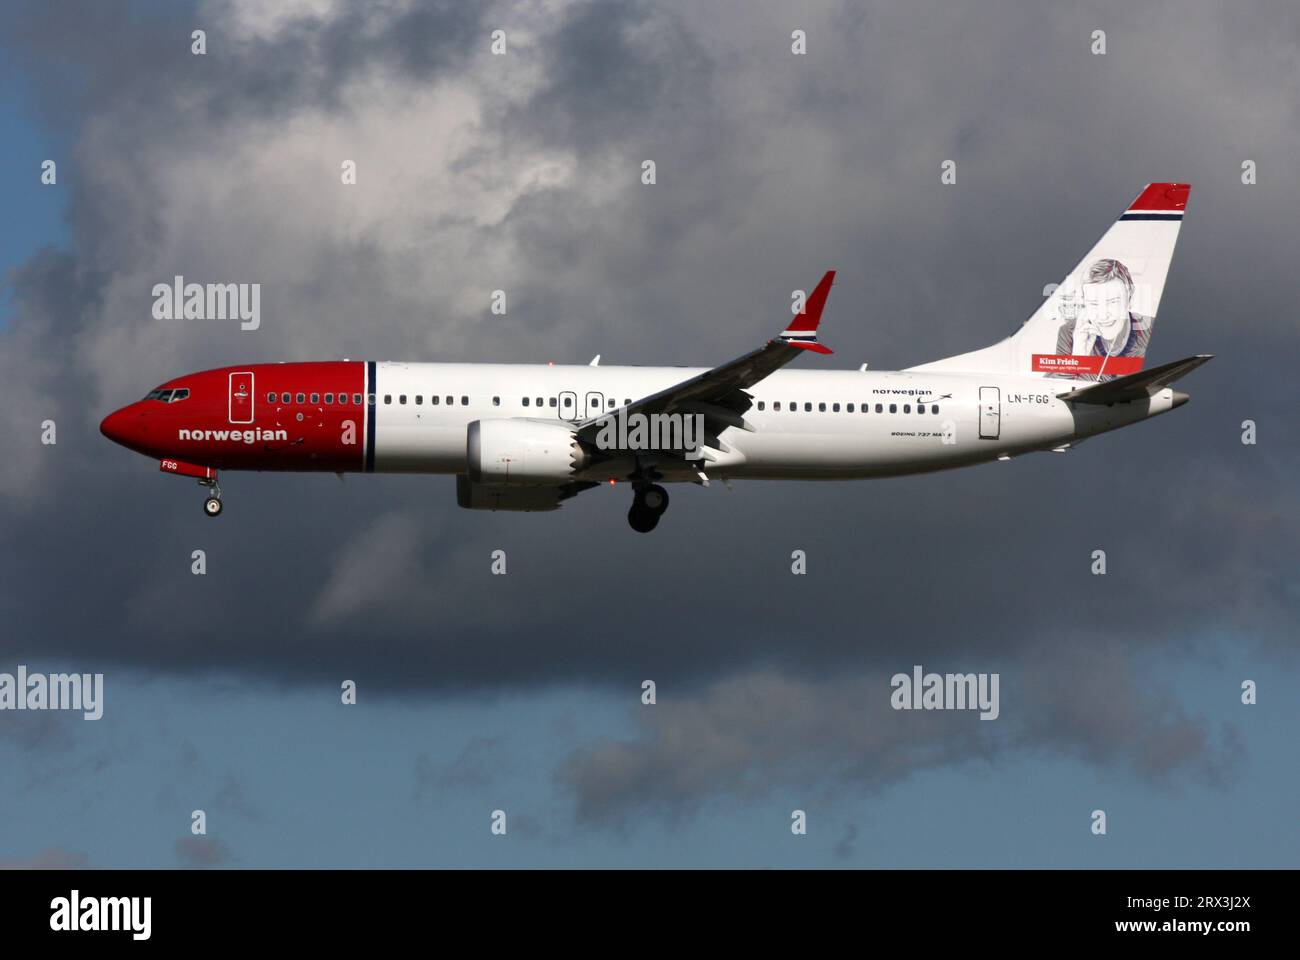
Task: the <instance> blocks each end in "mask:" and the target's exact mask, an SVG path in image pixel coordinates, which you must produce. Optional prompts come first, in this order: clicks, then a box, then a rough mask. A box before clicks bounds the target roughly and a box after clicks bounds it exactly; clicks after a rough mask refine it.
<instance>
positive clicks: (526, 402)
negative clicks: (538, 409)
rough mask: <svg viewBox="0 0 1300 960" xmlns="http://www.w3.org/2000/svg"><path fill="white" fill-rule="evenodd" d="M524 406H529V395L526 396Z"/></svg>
mask: <svg viewBox="0 0 1300 960" xmlns="http://www.w3.org/2000/svg"><path fill="white" fill-rule="evenodd" d="M524 406H525V407H526V406H528V398H527V397H524Z"/></svg>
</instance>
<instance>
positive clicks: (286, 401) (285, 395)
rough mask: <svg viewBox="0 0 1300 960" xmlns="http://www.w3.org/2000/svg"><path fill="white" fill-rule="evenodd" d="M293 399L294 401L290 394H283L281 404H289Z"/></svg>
mask: <svg viewBox="0 0 1300 960" xmlns="http://www.w3.org/2000/svg"><path fill="white" fill-rule="evenodd" d="M291 399H292V397H291V396H290V395H289V394H287V393H282V394H280V402H281V403H288V402H289V401H290V400H291Z"/></svg>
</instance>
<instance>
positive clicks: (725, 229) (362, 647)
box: [0, 0, 1300, 868]
mask: <svg viewBox="0 0 1300 960" xmlns="http://www.w3.org/2000/svg"><path fill="white" fill-rule="evenodd" d="M196 29H202V30H204V31H205V38H206V53H204V54H203V55H195V54H194V53H192V52H191V44H192V39H191V34H192V31H194V30H196ZM495 30H503V31H505V37H506V44H507V48H506V53H505V54H504V55H493V53H492V52H491V44H492V33H493V31H495ZM794 30H803V31H804V32H805V34H806V37H807V53H806V54H804V55H794V54H793V53H792V52H791V43H792V40H791V34H792V31H794ZM1097 30H1103V31H1104V32H1105V39H1106V52H1105V53H1104V54H1101V55H1098V54H1095V53H1093V49H1094V47H1095V40H1094V31H1097ZM1298 48H1300V11H1297V10H1296V9H1295V8H1294V6H1293V5H1290V4H1287V3H1283V2H1276V3H1269V2H1254V3H1246V4H1235V5H1229V4H1220V3H1209V2H1180V3H1176V4H1174V3H1167V4H1166V3H1149V4H1136V5H1135V4H1119V3H1089V2H1084V3H1073V4H1069V5H1060V6H1058V7H1056V8H1050V7H1044V6H1042V5H1039V4H1029V3H1010V2H1001V3H1000V2H994V3H989V4H981V5H979V7H978V9H972V10H969V11H957V10H952V9H950V7H949V5H947V4H940V3H931V2H927V0H922V2H918V3H909V4H896V3H881V4H871V3H809V4H801V5H799V6H798V7H797V8H791V7H790V5H788V4H778V3H753V2H746V3H740V2H734V3H731V2H718V3H710V4H707V5H704V4H690V3H680V4H678V3H658V4H649V3H636V2H629V3H622V4H604V3H580V2H562V0H545V2H521V3H504V2H500V3H496V2H491V3H481V4H462V3H451V2H443V3H412V2H393V3H385V4H376V5H364V6H363V5H351V4H343V3H336V2H329V0H291V2H285V3H278V4H275V5H274V6H270V5H265V4H261V3H253V2H244V0H221V2H201V3H196V4H159V3H143V2H142V3H117V4H105V3H91V2H84V3H61V4H40V3H17V4H10V5H6V6H5V8H4V10H3V11H0V64H2V66H0V135H3V142H4V143H5V144H6V148H5V150H4V151H3V152H0V209H3V210H4V211H5V213H6V218H5V220H6V223H5V228H4V230H3V231H0V274H2V275H3V281H2V285H0V343H2V344H3V346H2V347H0V383H3V385H4V386H3V393H4V397H5V400H6V402H5V403H4V404H3V405H2V406H0V441H3V443H4V449H5V450H6V451H7V453H6V456H5V457H4V458H3V460H0V536H3V538H4V542H5V543H6V546H7V549H6V550H5V551H4V552H3V554H2V555H0V557H2V559H0V563H2V564H3V566H2V567H0V575H2V579H0V582H2V583H3V589H2V590H0V622H3V623H4V624H5V629H4V630H3V631H0V673H3V672H13V671H15V670H16V668H17V666H18V665H19V664H22V665H25V666H26V668H27V669H28V670H29V671H46V672H62V671H75V672H79V673H97V672H98V673H102V674H103V675H104V689H105V693H104V715H103V717H102V718H101V719H99V720H93V721H92V720H85V719H82V718H81V717H80V715H70V714H67V713H53V712H10V711H3V712H0V764H2V765H3V768H4V769H5V770H6V771H8V772H9V775H8V776H6V777H4V778H0V811H3V814H4V816H2V817H0V866H15V867H23V866H58V865H69V866H87V867H195V868H206V867H215V868H257V867H323V868H346V867H425V866H428V867H456V868H460V867H479V866H491V867H777V868H781V867H830V868H841V867H863V868H893V867H925V868H940V867H1018V866H1028V867H1294V866H1295V865H1296V864H1297V862H1300V823H1298V822H1297V817H1296V814H1295V809H1294V803H1292V802H1290V798H1293V797H1294V796H1295V795H1296V791H1297V788H1300V764H1298V761H1297V754H1296V751H1295V749H1294V732H1295V730H1296V729H1297V726H1298V725H1300V699H1298V698H1296V697H1295V695H1294V690H1295V689H1296V688H1297V683H1298V681H1300V658H1297V655H1296V636H1297V622H1298V620H1300V618H1298V617H1297V612H1298V610H1300V591H1298V589H1297V584H1296V569H1297V559H1300V557H1298V556H1297V555H1298V553H1300V550H1298V545H1300V537H1298V536H1297V534H1298V533H1300V521H1298V513H1297V510H1296V492H1297V491H1296V481H1295V477H1296V476H1297V475H1300V462H1297V461H1298V459H1300V457H1298V456H1297V443H1296V440H1297V428H1296V418H1295V414H1294V410H1295V402H1294V401H1295V397H1294V390H1293V388H1292V387H1291V386H1290V384H1292V383H1293V382H1294V379H1295V378H1294V372H1293V369H1292V367H1293V365H1294V361H1293V358H1294V356H1295V353H1296V350H1295V339H1296V332H1297V320H1296V315H1295V303H1296V302H1297V293H1298V292H1300V291H1298V290H1297V283H1298V281H1297V274H1296V271H1295V268H1294V250H1295V240H1296V226H1295V225H1296V223H1297V222H1300V189H1298V188H1300V183H1298V182H1297V181H1298V180H1300V177H1298V175H1297V170H1296V167H1295V162H1294V158H1295V157H1296V156H1300V143H1298V142H1297V141H1298V140H1300V133H1297V130H1300V123H1297V121H1298V120H1300V117H1298V116H1297V113H1298V112H1300V109H1298V105H1300V56H1297V54H1298V53H1300V49H1298ZM47 159H52V160H54V161H55V162H56V164H57V182H56V183H54V184H49V185H46V184H42V183H41V164H42V162H43V161H44V160H47ZM645 160H654V162H655V164H656V172H657V177H656V183H655V184H653V185H644V184H642V183H641V171H642V163H643V162H644V161H645ZM345 161H353V162H354V163H355V164H356V170H357V179H356V183H355V184H352V185H346V184H344V183H342V181H341V177H340V169H341V165H342V164H343V163H344V162H345ZM946 161H952V162H953V163H955V170H956V182H955V183H952V184H944V183H941V179H940V176H941V173H942V170H943V165H944V164H945V162H946ZM1247 161H1249V162H1251V163H1252V164H1253V165H1254V170H1255V174H1256V175H1255V182H1254V183H1249V184H1247V183H1244V182H1243V163H1246V162H1247ZM1153 181H1181V182H1190V183H1191V184H1192V194H1191V199H1190V202H1189V204H1188V212H1187V216H1186V219H1185V221H1184V223H1183V226H1182V231H1181V235H1180V240H1179V245H1178V248H1177V251H1176V252H1175V255H1174V262H1173V267H1172V270H1171V272H1170V276H1169V280H1168V284H1167V286H1166V288H1165V292H1164V298H1163V300H1162V302H1161V309H1160V315H1159V318H1158V322H1157V326H1156V331H1155V333H1154V335H1153V339H1152V345H1151V348H1150V353H1149V359H1150V360H1151V361H1152V362H1166V361H1169V360H1174V359H1178V358H1181V357H1185V356H1189V355H1191V354H1197V353H1211V354H1214V355H1215V359H1214V360H1213V361H1212V362H1211V363H1209V364H1207V365H1206V366H1205V367H1203V368H1201V369H1199V370H1198V371H1196V372H1195V373H1194V374H1193V375H1192V376H1190V377H1189V378H1188V379H1187V380H1186V381H1185V382H1184V383H1182V384H1180V388H1181V389H1185V390H1186V391H1187V392H1188V393H1190V394H1191V397H1192V399H1191V402H1190V403H1189V404H1187V405H1186V406H1184V407H1182V408H1180V409H1179V410H1178V411H1176V412H1174V413H1172V414H1170V415H1169V416H1167V417H1161V418H1159V419H1158V420H1156V421H1153V422H1151V423H1144V424H1139V425H1136V426H1134V427H1131V428H1128V429H1125V430H1123V431H1119V432H1116V433H1113V434H1108V435H1105V436H1101V437H1097V438H1094V439H1092V440H1090V441H1089V442H1088V443H1087V444H1084V445H1081V446H1080V447H1078V448H1077V449H1073V450H1071V451H1069V452H1068V453H1066V454H1065V455H1063V456H1057V455H1048V454H1043V455H1030V456H1026V457H1021V458H1016V459H1014V460H1012V461H1009V462H1006V463H995V464H988V465H983V466H979V467H974V468H969V469H965V470H961V471H955V472H950V473H939V474H931V475H925V476H918V477H902V478H894V479H888V480H877V481H862V482H852V483H822V484H818V483H807V482H804V483H795V482H789V483H786V482H750V483H737V484H735V485H734V489H731V490H728V489H726V488H725V487H723V486H722V485H721V484H714V485H713V486H711V487H710V488H708V489H700V488H697V487H684V488H674V489H673V491H672V494H673V500H672V509H671V510H670V512H669V513H668V514H667V516H666V517H665V518H664V520H663V522H661V523H660V525H659V527H658V529H657V530H656V531H655V532H654V533H653V534H651V535H649V536H638V535H636V534H634V533H632V532H631V531H629V530H628V528H627V524H626V510H627V503H626V502H625V500H626V498H625V493H626V491H625V490H623V489H621V488H620V489H615V490H611V489H607V488H598V489H596V490H593V491H590V492H589V493H586V494H584V495H582V496H580V497H577V498H575V499H574V500H572V501H569V502H567V503H566V504H565V506H564V508H563V509H562V510H560V511H557V512H555V513H546V514H521V515H510V514H497V513H487V512H478V511H466V510H461V509H459V508H458V507H457V506H456V503H455V496H454V482H453V480H452V479H451V478H449V477H421V476H349V477H347V478H346V480H344V481H343V482H339V480H337V479H336V478H335V477H334V476H332V475H328V474H327V475H322V476H314V475H302V476H289V475H279V476H277V475H272V474H256V473H253V474H236V473H230V474H227V475H225V476H223V478H222V488H223V491H224V494H225V499H224V503H225V511H224V512H223V514H222V516H221V518H220V520H218V521H215V522H214V521H212V520H209V519H207V518H205V517H203V516H202V515H201V510H200V506H201V501H202V493H201V491H200V490H199V489H198V488H197V487H195V486H194V485H192V484H191V483H190V482H188V481H185V480H182V479H178V478H175V477H168V476H163V475H160V474H159V472H158V470H157V469H156V467H155V466H154V465H153V464H151V463H149V462H148V461H146V460H144V459H143V458H141V457H139V456H138V455H135V454H132V453H130V452H128V451H126V450H124V449H122V448H120V447H117V446H114V445H113V444H111V443H109V441H107V440H106V439H104V438H103V437H102V436H101V435H100V434H99V432H98V424H99V421H100V420H101V419H102V418H103V416H104V415H105V414H106V413H108V412H109V411H111V410H112V409H115V408H117V407H119V406H122V405H124V404H126V403H128V402H130V401H132V400H135V399H138V398H139V397H140V396H143V395H144V393H145V392H146V391H148V390H149V389H151V388H152V387H153V386H155V385H156V384H158V383H160V382H163V381H165V380H168V379H170V378H172V377H174V376H177V375H179V374H181V373H184V372H187V371H192V370H200V369H207V368H211V367H218V366H222V365H225V364H228V363H240V362H274V361H278V360H306V359H336V358H342V357H351V358H354V359H358V358H369V359H393V360H403V359H406V360H430V361H436V360H455V361H485V362H505V361H511V362H515V361H517V362H545V361H555V362H559V363H567V362H572V363H585V362H586V361H588V360H589V359H590V358H591V357H592V356H593V355H595V354H597V353H599V354H601V355H602V357H603V360H602V362H603V363H606V364H610V363H645V364H691V365H709V364H716V363H721V362H724V361H726V360H728V359H730V358H732V357H735V356H738V355H740V354H742V353H744V352H746V351H748V350H750V349H752V348H753V347H755V346H757V345H758V344H760V343H761V342H762V340H763V339H766V338H767V337H769V336H771V334H772V333H773V332H774V331H776V330H779V329H780V326H778V325H777V324H778V322H783V321H782V318H783V317H785V316H788V312H789V305H790V293H791V291H792V290H794V289H808V288H809V286H810V285H811V284H813V283H815V282H816V280H817V278H818V277H820V276H821V274H822V273H823V272H824V271H825V270H827V269H836V270H837V271H838V274H837V282H836V285H835V288H834V291H833V292H832V295H831V298H830V302H829V304H828V306H827V308H826V314H825V316H824V319H823V322H822V328H821V335H822V339H823V340H824V341H825V342H827V343H828V344H829V345H831V346H832V347H833V348H834V349H835V351H836V353H835V355H834V356H833V357H829V358H824V357H815V358H814V357H809V358H804V359H800V360H799V361H797V362H798V364H799V365H800V366H801V367H810V366H812V365H814V364H823V365H830V366H832V367H835V368H842V367H849V368H852V367H857V366H858V365H860V364H861V363H863V362H868V363H870V365H871V367H872V368H873V369H898V368H901V367H906V366H910V365H913V364H917V363H922V362H925V361H927V360H933V359H937V358H940V357H944V356H948V355H951V354H954V353H959V352H963V351H965V350H970V349H975V348H977V347H980V346H984V345H986V344H989V343H992V342H994V341H996V340H998V339H1000V338H1001V337H1003V336H1005V335H1006V334H1008V333H1010V332H1012V331H1013V330H1015V329H1016V327H1017V326H1018V325H1019V324H1020V323H1021V322H1023V320H1024V319H1025V318H1026V317H1028V316H1029V315H1030V314H1031V313H1032V312H1033V311H1034V309H1035V307H1036V306H1037V304H1038V303H1039V302H1041V298H1042V296H1043V289H1044V287H1045V286H1047V285H1049V284H1052V283H1055V282H1058V281H1059V280H1060V279H1061V278H1062V277H1063V276H1064V275H1065V273H1066V272H1067V271H1068V270H1069V269H1070V268H1071V267H1072V266H1073V265H1074V264H1075V263H1076V262H1077V261H1078V259H1079V257H1080V256H1082V255H1083V254H1084V253H1085V252H1086V251H1087V250H1088V249H1089V248H1090V247H1091V246H1092V244H1093V243H1094V242H1095V240H1096V239H1097V238H1098V237H1099V236H1100V235H1101V233H1102V232H1104V231H1105V229H1106V228H1107V227H1108V226H1109V224H1110V223H1111V222H1112V221H1113V220H1114V218H1115V216H1116V215H1117V214H1118V213H1119V212H1120V211H1122V210H1123V209H1124V207H1125V205H1126V204H1127V203H1128V202H1129V201H1130V200H1131V199H1132V198H1133V197H1135V196H1136V195H1137V194H1138V192H1139V191H1140V190H1141V188H1142V187H1143V185H1144V184H1146V183H1149V182H1153ZM177 274H180V275H183V276H185V277H186V278H187V279H193V280H195V281H197V282H257V283H260V284H261V285H262V323H261V326H260V328H259V329H257V330H256V331H241V330H240V329H239V325H238V323H232V322H223V321H194V320H190V321H185V320H165V321H164V320H158V319H155V318H153V316H152V314H151V306H152V295H151V291H152V287H153V285H154V284H155V283H158V282H169V281H170V280H171V278H172V277H173V276H175V275H177ZM497 289H502V290H505V291H506V292H507V295H508V310H507V313H506V314H505V315H497V314H493V313H492V312H491V311H490V309H489V307H490V303H491V294H492V291H494V290H497ZM760 338H761V339H760ZM50 420H52V421H54V423H55V424H56V427H57V434H56V435H57V442H56V443H54V444H47V443H42V441H41V438H42V433H43V431H44V429H45V428H44V427H43V424H44V423H45V421H50ZM1246 421H1250V422H1251V423H1253V424H1254V430H1255V435H1256V442H1255V443H1252V444H1246V443H1243V442H1242V435H1243V430H1244V429H1245V428H1244V427H1243V424H1244V423H1245V422H1246ZM1098 549H1101V550H1104V551H1105V552H1106V557H1107V573H1106V575H1105V576H1095V575H1093V573H1092V570H1091V568H1092V564H1093V559H1092V555H1093V552H1094V551H1096V550H1098ZM195 550H202V551H204V555H205V558H206V573H204V574H202V575H196V574H194V573H193V572H192V563H193V560H192V556H193V552H194V551H195ZM496 550H503V551H505V554H506V557H507V573H506V575H504V576H497V575H493V573H492V569H491V568H492V554H493V551H496ZM796 550H801V551H804V553H805V555H806V556H807V573H806V574H805V575H799V576H796V575H794V574H793V573H792V571H791V563H792V561H791V556H792V553H793V552H794V551H796ZM915 664H921V665H923V666H924V668H925V669H926V670H927V671H929V670H933V671H937V672H941V673H942V672H966V671H972V672H996V673H998V674H999V675H1000V677H1001V708H1000V715H999V717H998V718H997V719H996V720H993V721H982V720H980V718H979V717H978V715H976V714H974V713H961V712H935V713H926V712H899V711H895V710H893V709H891V707H890V705H889V696H890V693H891V692H892V691H891V688H890V677H891V676H892V675H894V674H895V673H898V672H910V671H911V669H912V667H913V665H915ZM647 680H650V681H653V682H654V684H655V689H656V702H655V703H654V704H653V705H646V704H643V703H642V685H643V683H644V682H645V681H647ZM349 681H351V682H352V683H355V685H356V690H357V697H356V703H355V704H344V703H343V702H342V697H341V688H342V685H343V684H345V683H347V682H349ZM1245 681H1251V682H1253V683H1254V684H1255V685H1256V688H1257V692H1258V694H1257V702H1256V703H1254V704H1249V705H1247V704H1243V703H1242V692H1241V691H1242V684H1243V682H1245ZM196 810H202V811H204V813H205V814H206V834H205V835H203V836H195V835H194V834H193V833H192V832H191V823H192V814H193V812H194V811H196ZM498 810H499V811H504V813H505V817H506V824H507V829H506V832H505V834H504V835H498V834H494V833H493V832H492V830H491V826H492V820H493V814H494V811H498ZM796 810H801V811H804V813H805V814H806V818H807V825H808V829H807V832H806V834H802V835H796V834H795V833H793V832H792V830H791V823H792V819H791V818H792V812H793V811H796ZM1095 810H1104V811H1105V813H1106V820H1107V831H1106V833H1105V834H1104V835H1097V834H1094V832H1093V830H1092V826H1093V823H1094V818H1093V811H1095Z"/></svg>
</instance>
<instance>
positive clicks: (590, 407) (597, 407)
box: [582, 391, 605, 420]
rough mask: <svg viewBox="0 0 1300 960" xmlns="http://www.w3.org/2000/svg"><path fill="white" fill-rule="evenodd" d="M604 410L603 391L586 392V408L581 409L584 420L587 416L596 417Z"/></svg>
mask: <svg viewBox="0 0 1300 960" xmlns="http://www.w3.org/2000/svg"><path fill="white" fill-rule="evenodd" d="M604 412H605V395H604V394H603V393H595V392H594V391H593V392H590V393H588V394H587V409H586V410H584V411H583V414H582V418H583V419H584V420H585V419H587V418H589V417H598V416H600V415H601V414H602V413H604Z"/></svg>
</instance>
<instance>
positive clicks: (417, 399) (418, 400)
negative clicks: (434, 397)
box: [415, 393, 424, 407]
mask: <svg viewBox="0 0 1300 960" xmlns="http://www.w3.org/2000/svg"><path fill="white" fill-rule="evenodd" d="M422 403H424V394H422V393H417V394H416V395H415V405H416V406H417V407H418V406H419V405H420V404H422Z"/></svg>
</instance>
